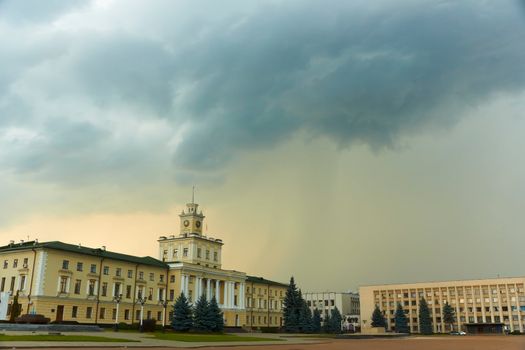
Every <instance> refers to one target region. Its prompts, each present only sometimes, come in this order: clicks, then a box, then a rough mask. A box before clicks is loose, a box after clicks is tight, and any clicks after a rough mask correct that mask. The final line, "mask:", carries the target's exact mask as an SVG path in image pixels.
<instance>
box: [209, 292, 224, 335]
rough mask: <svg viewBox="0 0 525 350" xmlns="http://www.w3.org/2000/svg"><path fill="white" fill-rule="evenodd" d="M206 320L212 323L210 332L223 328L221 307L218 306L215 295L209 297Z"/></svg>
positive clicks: (220, 330)
mask: <svg viewBox="0 0 525 350" xmlns="http://www.w3.org/2000/svg"><path fill="white" fill-rule="evenodd" d="M208 320H209V323H210V324H211V325H212V327H211V331H212V332H222V331H223V329H224V318H223V315H222V312H221V309H220V308H219V305H218V304H217V299H215V296H213V297H212V298H211V301H210V303H209V305H208Z"/></svg>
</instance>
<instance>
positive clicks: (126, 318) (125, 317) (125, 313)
mask: <svg viewBox="0 0 525 350" xmlns="http://www.w3.org/2000/svg"><path fill="white" fill-rule="evenodd" d="M124 319H125V320H129V309H126V310H124Z"/></svg>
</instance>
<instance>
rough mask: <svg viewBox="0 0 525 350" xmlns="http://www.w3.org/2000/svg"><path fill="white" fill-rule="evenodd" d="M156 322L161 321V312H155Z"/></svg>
mask: <svg viewBox="0 0 525 350" xmlns="http://www.w3.org/2000/svg"><path fill="white" fill-rule="evenodd" d="M157 320H159V321H160V320H162V311H157Z"/></svg>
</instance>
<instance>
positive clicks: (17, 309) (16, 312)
mask: <svg viewBox="0 0 525 350" xmlns="http://www.w3.org/2000/svg"><path fill="white" fill-rule="evenodd" d="M18 294H19V291H18V290H17V291H16V294H15V296H14V297H13V304H12V305H11V316H10V317H9V322H15V319H16V318H17V317H18V316H20V313H21V312H22V305H21V304H20V303H19V302H18Z"/></svg>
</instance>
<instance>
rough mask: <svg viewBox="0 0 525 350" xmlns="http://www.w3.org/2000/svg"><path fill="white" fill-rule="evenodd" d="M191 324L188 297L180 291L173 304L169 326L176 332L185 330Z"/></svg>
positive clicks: (187, 329) (189, 327)
mask: <svg viewBox="0 0 525 350" xmlns="http://www.w3.org/2000/svg"><path fill="white" fill-rule="evenodd" d="M192 326H193V318H192V312H191V307H190V304H189V302H188V299H187V298H186V296H185V295H184V293H181V294H180V296H179V297H178V298H177V300H176V301H175V305H173V320H172V321H171V327H172V328H173V329H174V330H175V331H178V332H187V331H189V330H190V329H191V327H192Z"/></svg>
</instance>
